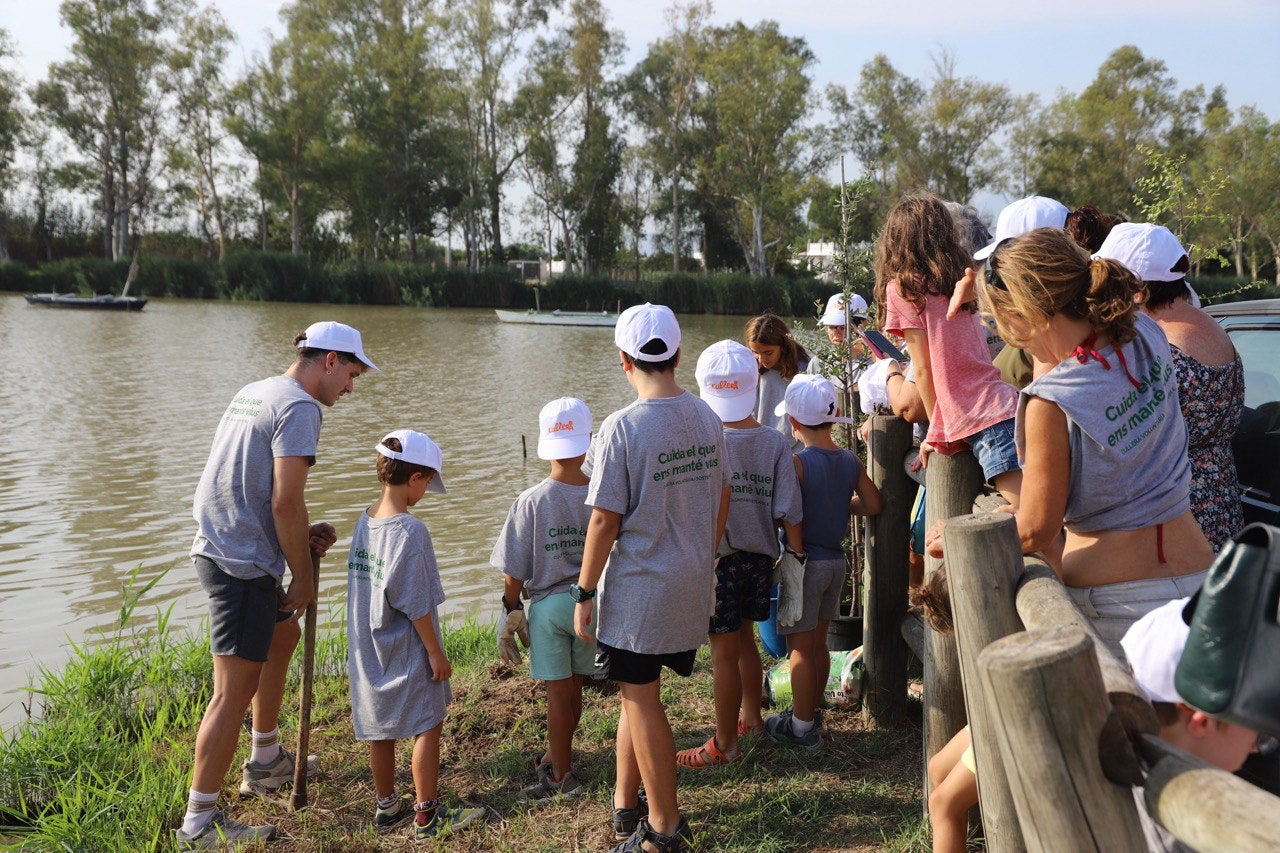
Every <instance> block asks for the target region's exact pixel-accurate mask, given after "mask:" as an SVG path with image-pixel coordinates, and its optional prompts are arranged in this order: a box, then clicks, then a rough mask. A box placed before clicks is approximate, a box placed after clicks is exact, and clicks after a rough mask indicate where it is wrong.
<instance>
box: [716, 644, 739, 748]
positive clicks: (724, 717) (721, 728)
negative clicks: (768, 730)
mask: <svg viewBox="0 0 1280 853" xmlns="http://www.w3.org/2000/svg"><path fill="white" fill-rule="evenodd" d="M710 637H711V665H712V684H713V685H714V691H715V699H716V746H717V747H719V749H720V751H721V752H723V753H726V754H728V753H731V752H733V751H735V750H737V748H738V706H739V704H740V703H741V702H742V676H741V674H740V673H739V672H738V632H737V631H730V632H728V633H725V634H711V635H710Z"/></svg>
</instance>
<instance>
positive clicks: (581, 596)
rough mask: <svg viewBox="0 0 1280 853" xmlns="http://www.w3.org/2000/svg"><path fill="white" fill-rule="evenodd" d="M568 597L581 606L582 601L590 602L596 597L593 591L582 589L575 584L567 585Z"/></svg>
mask: <svg viewBox="0 0 1280 853" xmlns="http://www.w3.org/2000/svg"><path fill="white" fill-rule="evenodd" d="M569 597H570V598H572V599H573V600H574V601H576V602H578V603H579V604H581V603H582V602H584V601H590V600H591V599H593V598H595V597H596V591H595V590H594V589H583V588H582V587H580V586H578V585H577V584H576V583H572V584H569Z"/></svg>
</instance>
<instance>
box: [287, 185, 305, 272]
mask: <svg viewBox="0 0 1280 853" xmlns="http://www.w3.org/2000/svg"><path fill="white" fill-rule="evenodd" d="M289 248H290V251H292V252H293V254H295V255H301V254H302V223H301V222H300V221H299V219H298V185H297V184H294V185H293V186H292V187H291V188H290V190H289Z"/></svg>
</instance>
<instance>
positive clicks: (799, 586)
mask: <svg viewBox="0 0 1280 853" xmlns="http://www.w3.org/2000/svg"><path fill="white" fill-rule="evenodd" d="M804 563H805V555H804V554H798V553H796V552H795V551H792V550H791V549H790V548H787V549H786V550H784V551H783V552H782V558H781V559H779V560H778V564H777V565H776V566H775V567H774V575H775V577H776V578H777V581H778V625H779V626H780V627H783V628H789V627H791V626H792V625H794V624H796V623H797V622H799V621H800V617H801V616H802V615H803V614H804Z"/></svg>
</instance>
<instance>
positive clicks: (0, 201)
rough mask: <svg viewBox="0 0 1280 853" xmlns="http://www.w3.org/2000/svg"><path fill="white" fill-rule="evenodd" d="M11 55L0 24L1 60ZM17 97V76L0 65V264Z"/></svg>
mask: <svg viewBox="0 0 1280 853" xmlns="http://www.w3.org/2000/svg"><path fill="white" fill-rule="evenodd" d="M13 55H14V47H13V42H12V41H11V40H10V39H9V34H8V32H6V31H5V30H4V28H3V27H0V62H4V61H6V60H8V59H9V58H10V57H12V56H13ZM20 98H21V89H20V88H19V82H18V75H17V74H15V73H14V72H13V71H11V70H10V69H8V68H6V67H4V66H3V65H0V263H3V262H4V261H7V260H9V247H8V244H7V243H6V242H5V230H6V224H7V218H8V217H7V213H6V211H7V208H6V207H5V192H6V191H7V190H8V189H9V187H10V185H11V184H12V182H13V178H14V172H13V160H14V155H15V154H16V153H17V150H18V142H19V140H20V139H21V137H22V132H23V115H22V110H21V108H20Z"/></svg>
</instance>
